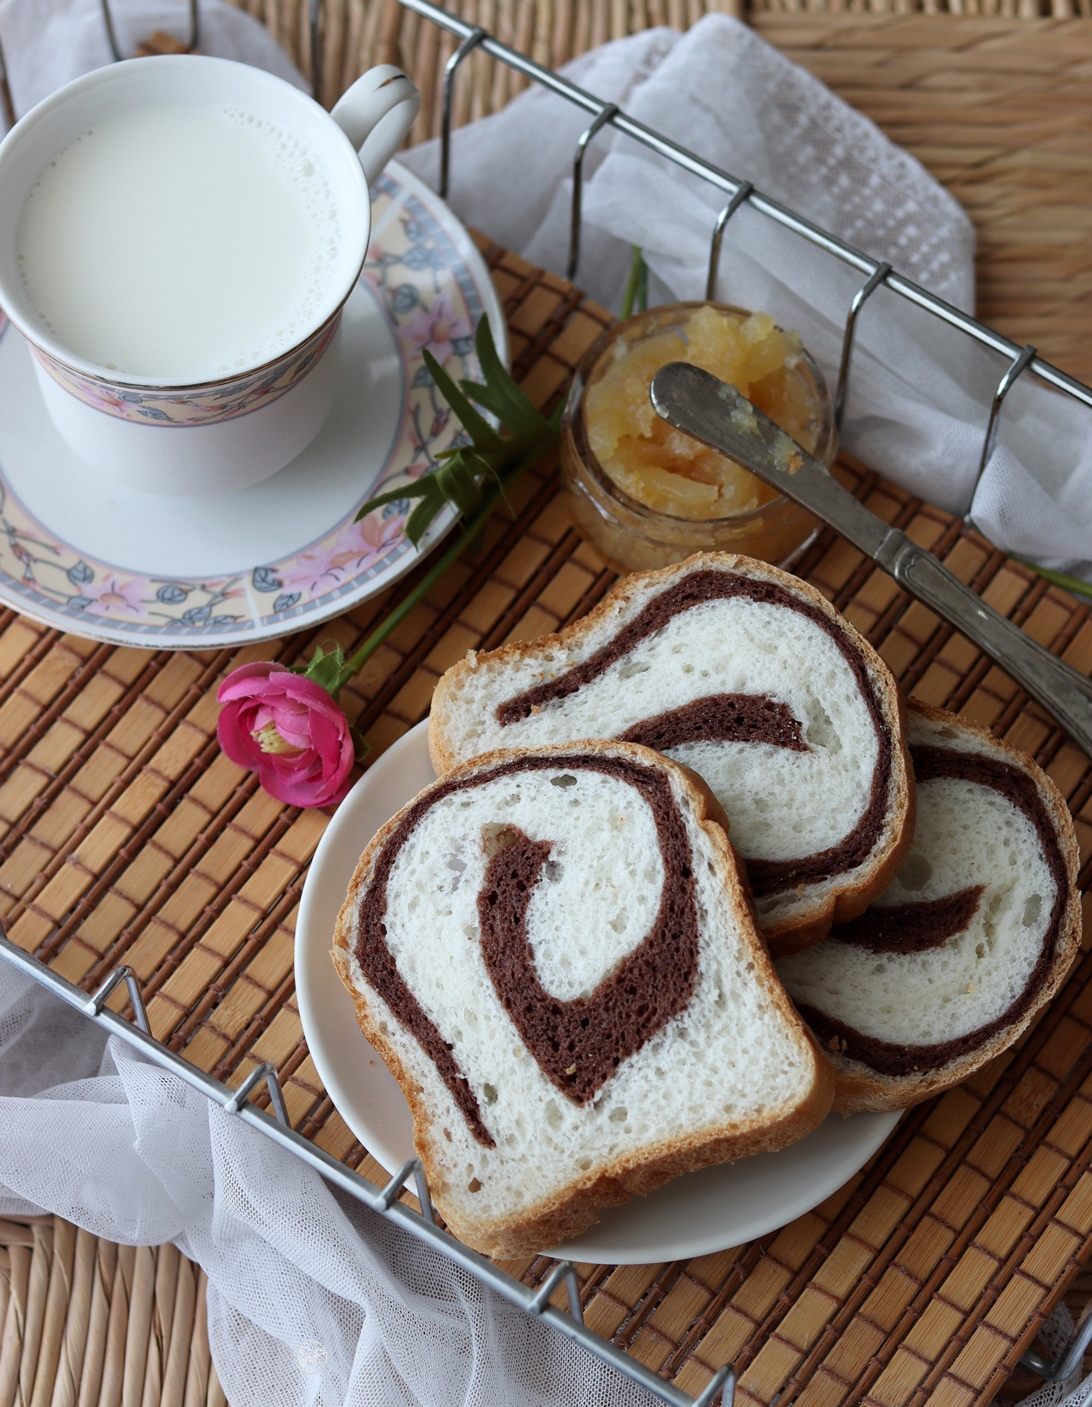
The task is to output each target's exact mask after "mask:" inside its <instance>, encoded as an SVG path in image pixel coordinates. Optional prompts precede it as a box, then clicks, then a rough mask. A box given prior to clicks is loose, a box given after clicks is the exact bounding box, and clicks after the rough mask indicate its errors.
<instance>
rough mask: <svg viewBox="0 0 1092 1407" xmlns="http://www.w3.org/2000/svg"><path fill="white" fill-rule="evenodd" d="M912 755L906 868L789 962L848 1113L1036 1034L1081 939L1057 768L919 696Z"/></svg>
mask: <svg viewBox="0 0 1092 1407" xmlns="http://www.w3.org/2000/svg"><path fill="white" fill-rule="evenodd" d="M910 755H911V757H912V758H913V760H914V768H915V770H916V772H917V786H918V819H917V831H916V834H915V838H914V848H913V849H912V850H911V852H910V855H909V857H908V858H907V860H906V861H905V863H904V864H903V867H902V869H901V870H900V871H899V873H898V875H897V876H896V878H895V880H894V881H893V883H892V884H891V886H890V887H889V888H888V890H887V891H886V893H884V894H883V895H882V896H881V897H880V898H879V899H877V900H876V901H875V903H873V905H872V906H871V908H869V910H868V911H867V912H866V913H865V914H863V915H862V916H861V917H860V918H859V919H857V920H856V921H855V922H853V923H850V924H848V925H846V926H845V927H844V928H837V929H834V930H833V931H832V933H831V934H830V936H829V937H828V939H827V941H826V942H825V943H823V944H822V945H821V946H820V947H818V948H815V949H813V950H812V951H811V952H807V953H800V954H798V955H797V956H796V957H791V958H787V959H785V960H784V961H782V962H780V963H779V964H778V972H779V974H780V976H781V978H782V980H783V981H784V983H785V986H786V987H787V988H788V991H789V994H790V995H791V996H792V998H793V999H794V1001H795V1002H796V1004H797V1007H798V1008H799V1010H800V1012H801V1014H802V1015H803V1016H804V1018H805V1020H807V1021H808V1022H809V1024H810V1025H811V1027H812V1029H813V1030H814V1031H815V1032H816V1034H817V1035H818V1036H819V1038H820V1040H821V1041H822V1043H823V1045H824V1047H826V1048H827V1050H828V1053H829V1054H830V1057H831V1060H832V1061H833V1063H834V1069H835V1077H836V1080H837V1087H838V1088H837V1095H836V1096H835V1108H837V1109H839V1110H841V1111H842V1112H843V1113H846V1114H851V1113H854V1112H855V1111H856V1110H858V1109H898V1108H902V1107H903V1106H904V1105H907V1104H916V1103H917V1102H918V1101H919V1100H922V1099H926V1098H928V1096H929V1095H932V1094H936V1093H937V1092H938V1091H939V1090H942V1089H947V1088H948V1086H949V1085H954V1084H958V1083H959V1082H960V1081H961V1080H964V1079H966V1078H967V1076H968V1075H969V1074H970V1073H971V1072H972V1071H973V1070H976V1069H977V1068H978V1067H979V1066H980V1065H982V1064H984V1063H985V1062H986V1061H987V1060H990V1059H992V1058H993V1057H994V1056H995V1055H999V1054H1000V1053H1001V1051H1003V1050H1004V1049H1005V1048H1006V1047H1007V1046H1009V1045H1011V1044H1012V1042H1013V1041H1015V1040H1016V1038H1017V1037H1018V1036H1019V1035H1020V1034H1021V1033H1022V1032H1023V1031H1024V1030H1025V1029H1026V1028H1027V1026H1028V1023H1029V1022H1030V1021H1031V1019H1032V1018H1033V1017H1034V1015H1035V1013H1036V1012H1037V1011H1039V1010H1040V1008H1042V1007H1043V1006H1044V1005H1045V1004H1046V1003H1047V1002H1048V1001H1050V999H1051V998H1052V997H1053V996H1054V994H1055V992H1057V990H1058V988H1059V987H1060V986H1061V984H1062V982H1063V980H1064V978H1065V975H1066V973H1067V971H1068V970H1069V967H1070V964H1071V963H1072V961H1073V959H1074V957H1075V956H1076V954H1077V950H1078V948H1079V946H1080V940H1081V910H1080V898H1079V895H1078V892H1077V870H1078V856H1077V841H1076V837H1075V835H1074V832H1073V822H1072V819H1071V818H1070V815H1069V811H1068V809H1067V808H1066V804H1065V802H1064V801H1063V799H1062V797H1061V794H1060V793H1059V791H1058V789H1057V787H1055V785H1054V783H1053V782H1052V781H1051V780H1050V778H1049V777H1047V776H1046V775H1045V774H1044V773H1043V772H1042V771H1041V770H1040V768H1038V767H1037V766H1036V765H1035V763H1034V762H1033V761H1032V760H1031V758H1030V757H1028V756H1026V755H1025V754H1024V753H1022V752H1017V750H1016V749H1015V748H1012V747H1009V746H1008V745H1007V744H1005V743H1002V742H999V741H998V740H997V739H996V738H994V737H993V736H992V735H991V734H990V733H988V732H986V731H985V729H983V728H979V727H977V726H976V725H975V724H973V723H968V722H967V721H966V719H963V718H957V717H956V716H955V714H952V713H945V712H944V711H943V710H942V709H936V708H926V707H925V706H924V705H922V704H917V703H912V704H911V705H910Z"/></svg>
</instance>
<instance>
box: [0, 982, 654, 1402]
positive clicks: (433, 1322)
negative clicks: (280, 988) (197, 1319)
mask: <svg viewBox="0 0 1092 1407" xmlns="http://www.w3.org/2000/svg"><path fill="white" fill-rule="evenodd" d="M60 1081H63V1083H61V1082H60ZM41 1208H46V1209H47V1210H49V1211H52V1212H57V1213H59V1214H60V1215H61V1216H64V1217H67V1218H68V1219H69V1220H71V1221H74V1222H76V1223H77V1224H78V1225H80V1226H83V1227H86V1228H87V1229H88V1230H89V1231H92V1232H94V1233H95V1235H98V1236H104V1237H108V1238H109V1239H111V1240H114V1241H120V1242H129V1243H132V1242H136V1243H144V1244H158V1243H161V1242H163V1241H174V1242H175V1244H176V1245H177V1246H178V1247H179V1249H180V1250H181V1251H182V1252H183V1253H184V1254H186V1255H188V1256H190V1257H192V1259H194V1260H196V1261H198V1262H200V1264H201V1265H203V1266H204V1268H205V1270H206V1271H207V1272H208V1276H209V1290H208V1304H209V1338H210V1341H211V1345H212V1354H213V1359H214V1361H215V1363H216V1368H217V1372H218V1373H219V1375H220V1380H221V1382H222V1383H223V1386H224V1390H225V1392H226V1393H227V1397H228V1401H229V1402H231V1404H232V1407H297V1404H298V1407H303V1404H310V1405H311V1407H319V1404H321V1407H334V1404H352V1405H353V1407H457V1405H458V1407H578V1404H583V1403H587V1402H594V1403H596V1404H597V1407H598V1405H600V1404H601V1407H651V1403H652V1402H653V1399H652V1398H651V1397H650V1396H649V1395H648V1394H647V1393H645V1392H643V1391H641V1390H640V1389H638V1388H636V1387H634V1386H633V1385H631V1384H629V1383H627V1382H626V1381H625V1380H624V1379H622V1378H621V1377H619V1376H618V1374H616V1373H615V1372H613V1371H612V1370H611V1369H608V1368H606V1367H604V1366H603V1365H602V1364H600V1363H599V1362H598V1361H597V1360H595V1359H593V1358H592V1357H591V1356H590V1355H589V1354H587V1353H586V1352H584V1350H583V1349H581V1348H579V1347H577V1346H575V1345H572V1344H570V1343H568V1342H566V1341H565V1340H563V1339H562V1338H560V1337H559V1336H558V1335H557V1334H555V1333H554V1332H553V1331H552V1330H550V1329H548V1328H547V1327H546V1326H545V1325H543V1324H542V1323H540V1322H539V1321H537V1320H532V1319H531V1318H530V1317H529V1316H527V1315H526V1314H524V1313H523V1312H522V1311H521V1310H518V1309H515V1308H513V1307H512V1306H510V1305H508V1304H507V1303H506V1302H505V1301H503V1300H501V1299H499V1298H498V1297H497V1296H495V1295H492V1294H490V1293H488V1292H486V1291H485V1290H483V1289H482V1287H481V1286H480V1285H479V1284H478V1282H477V1281H476V1280H474V1279H473V1277H472V1276H470V1275H468V1274H466V1273H465V1272H463V1271H460V1270H457V1269H456V1268H455V1267H454V1266H452V1265H451V1263H450V1262H448V1261H447V1260H445V1259H444V1258H443V1257H442V1256H440V1255H439V1254H437V1253H436V1252H434V1251H432V1250H430V1249H428V1248H426V1247H423V1246H421V1245H420V1244H419V1243H418V1242H417V1241H415V1240H414V1239H413V1238H411V1237H409V1236H407V1235H405V1234H404V1233H403V1232H401V1231H400V1230H398V1229H397V1228H395V1227H392V1226H391V1225H390V1224H389V1223H388V1222H386V1221H384V1220H383V1219H382V1218H381V1217H379V1216H376V1215H374V1214H373V1213H371V1212H369V1211H368V1210H366V1209H365V1208H363V1207H361V1206H360V1205H359V1204H358V1203H356V1202H354V1201H353V1200H352V1199H351V1198H349V1197H345V1196H341V1195H335V1194H334V1193H332V1192H331V1191H330V1189H329V1188H328V1187H327V1186H326V1184H325V1183H324V1182H323V1181H322V1179H321V1178H320V1177H319V1176H318V1175H317V1174H316V1173H313V1172H311V1171H310V1170H309V1169H308V1168H306V1167H305V1166H304V1165H303V1164H302V1163H301V1162H299V1160H298V1159H296V1158H294V1157H292V1156H291V1154H289V1153H285V1152H283V1151H282V1150H280V1149H278V1148H276V1147H274V1146H273V1145H272V1144H271V1143H270V1142H269V1141H268V1140H267V1139H265V1138H263V1137H262V1135H261V1134H259V1133H257V1132H255V1131H254V1130H253V1129H250V1128H247V1127H246V1125H244V1124H243V1123H242V1122H241V1121H240V1120H239V1119H237V1118H235V1117H233V1116H232V1115H230V1114H226V1113H224V1112H223V1110H221V1109H219V1108H218V1107H217V1106H215V1105H213V1104H211V1103H210V1102H209V1101H208V1100H207V1099H206V1098H205V1097H204V1095H202V1094H199V1093H197V1092H196V1091H194V1090H192V1089H190V1088H189V1087H188V1086H187V1085H185V1084H183V1083H182V1082H181V1081H180V1080H178V1079H177V1078H176V1077H175V1076H173V1075H170V1074H167V1073H165V1072H164V1071H161V1070H159V1069H158V1068H157V1067H155V1066H154V1065H150V1064H148V1063H147V1062H145V1061H144V1060H143V1059H142V1058H140V1057H139V1056H138V1055H136V1054H135V1053H134V1052H133V1051H132V1049H131V1048H130V1047H128V1046H126V1045H125V1044H124V1043H122V1042H121V1041H118V1040H117V1039H116V1038H115V1039H113V1040H111V1041H110V1043H109V1044H104V1041H103V1037H102V1035H101V1033H100V1032H99V1031H98V1030H97V1029H96V1027H95V1026H94V1025H93V1024H92V1023H91V1022H90V1021H87V1020H86V1019H85V1018H84V1017H82V1016H80V1015H79V1014H78V1013H75V1012H72V1011H71V1009H70V1008H67V1007H65V1006H64V1005H63V1004H62V1003H61V1002H59V1001H58V1000H57V999H56V998H55V997H51V996H49V995H48V994H46V993H44V992H43V991H42V990H41V989H40V988H37V987H35V986H34V985H33V984H32V983H31V982H30V981H29V979H26V978H24V977H22V976H21V975H19V974H17V973H14V972H13V971H12V970H11V969H10V968H7V967H4V966H2V965H0V1215H9V1216H10V1215H18V1214H19V1213H24V1212H32V1211H36V1210H40V1209H41ZM301 1364H302V1365H303V1366H301Z"/></svg>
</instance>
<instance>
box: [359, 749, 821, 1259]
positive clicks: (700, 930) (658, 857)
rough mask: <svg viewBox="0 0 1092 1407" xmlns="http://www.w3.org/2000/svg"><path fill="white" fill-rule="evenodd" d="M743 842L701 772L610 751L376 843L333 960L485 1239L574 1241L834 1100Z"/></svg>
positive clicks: (450, 1214) (428, 793)
mask: <svg viewBox="0 0 1092 1407" xmlns="http://www.w3.org/2000/svg"><path fill="white" fill-rule="evenodd" d="M726 827H727V820H726V818H725V816H724V814H723V812H722V811H721V810H720V808H719V806H718V805H717V803H716V802H715V800H714V799H713V797H712V795H711V794H710V792H709V791H708V789H707V788H706V787H705V786H704V785H703V784H702V783H701V782H700V780H699V778H698V777H696V776H695V775H694V774H693V773H692V772H689V771H687V769H685V768H683V767H681V766H679V765H678V764H677V763H674V762H672V761H670V760H669V759H668V758H665V757H663V756H661V755H660V754H659V753H657V752H654V751H652V750H651V749H649V748H645V747H640V746H637V745H635V744H633V743H624V742H607V741H593V742H583V743H566V744H561V745H558V746H555V747H549V748H541V749H535V750H521V751H513V752H494V753H490V754H486V755H485V756H480V757H478V758H476V759H475V760H473V761H471V762H468V763H466V764H465V765H464V766H462V767H460V768H458V769H457V770H455V771H453V772H450V773H448V774H446V775H445V776H443V777H441V778H440V779H439V780H438V781H436V782H434V783H433V784H432V785H431V786H429V787H427V788H426V789H425V790H424V791H423V792H421V793H420V795H419V796H417V797H416V798H415V799H414V800H413V801H411V802H410V803H409V804H408V805H407V806H405V807H404V808H403V809H402V810H401V811H399V813H398V814H397V815H396V816H394V817H392V819H391V820H390V821H388V822H387V824H386V825H385V826H383V827H382V829H381V830H380V831H379V833H378V834H377V835H376V836H375V837H374V838H373V840H372V841H371V842H370V843H369V845H368V846H367V848H366V849H365V851H364V854H363V855H362V856H361V858H360V861H359V863H358V865H357V867H356V871H355V873H354V875H353V878H352V881H351V882H350V885H349V891H348V894H347V896H346V900H345V903H344V905H343V906H342V909H341V913H340V914H339V916H338V922H337V928H336V931H335V934H334V951H333V959H334V963H335V966H336V967H337V971H338V973H339V975H340V977H341V979H342V981H343V982H344V984H345V986H346V988H347V989H348V991H349V992H350V994H351V995H352V998H353V1002H354V1006H355V1009H356V1016H357V1020H358V1022H359V1024H360V1027H361V1030H362V1031H363V1033H364V1035H365V1036H366V1037H367V1039H368V1040H369V1041H370V1042H371V1044H372V1046H373V1048H374V1049H375V1050H376V1051H377V1052H378V1053H379V1054H380V1055H381V1056H382V1058H383V1059H384V1060H385V1061H386V1063H387V1065H388V1066H389V1068H390V1070H391V1072H392V1073H393V1075H394V1076H395V1078H396V1079H397V1081H398V1083H399V1085H400V1086H401V1089H402V1091H403V1093H404V1094H405V1097H406V1101H407V1103H408V1104H409V1106H410V1110H411V1112H412V1115H413V1127H414V1144H415V1146H416V1149H417V1152H418V1155H419V1156H420V1158H421V1160H422V1162H423V1164H424V1167H425V1170H426V1173H427V1175H428V1179H429V1184H430V1186H431V1188H432V1191H433V1196H434V1199H435V1202H436V1206H437V1208H438V1210H439V1212H440V1214H441V1215H442V1216H443V1218H444V1219H445V1221H446V1222H447V1224H448V1226H449V1227H450V1228H451V1229H452V1230H453V1231H454V1233H455V1234H456V1235H457V1236H459V1237H461V1238H462V1239H463V1240H465V1241H467V1242H469V1243H470V1244H471V1245H473V1246H475V1247H476V1248H477V1249H479V1250H482V1251H485V1252H486V1253H488V1254H492V1255H505V1256H511V1255H524V1254H528V1253H532V1252H536V1251H539V1250H541V1249H542V1248H543V1247H544V1246H556V1245H558V1244H559V1243H560V1242H562V1241H564V1240H565V1239H567V1238H568V1237H570V1236H573V1235H576V1234H578V1233H579V1232H580V1231H581V1230H583V1229H584V1228H585V1227H586V1226H588V1225H589V1224H590V1223H591V1222H592V1221H594V1220H595V1219H596V1218H597V1216H598V1214H599V1212H600V1210H601V1209H602V1208H603V1207H604V1206H610V1205H612V1204H615V1203H618V1202H622V1201H625V1199H626V1198H627V1197H629V1196H632V1195H634V1194H637V1193H641V1194H644V1193H647V1192H650V1191H652V1190H653V1189H654V1188H656V1187H658V1186H659V1185H660V1184H661V1183H663V1182H665V1181H667V1179H668V1178H671V1177H676V1176H678V1175H679V1174H680V1173H683V1172H688V1171H691V1170H693V1169H697V1168H701V1167H707V1166H708V1165H709V1164H711V1163H718V1162H723V1161H724V1160H726V1159H736V1158H741V1157H745V1156H748V1155H749V1154H752V1153H757V1152H765V1151H769V1150H773V1149H776V1148H780V1147H783V1146H784V1145H785V1144H786V1143H790V1142H793V1141H794V1140H795V1139H797V1138H800V1137H802V1136H803V1135H804V1134H805V1133H807V1132H808V1131H810V1130H811V1129H812V1128H814V1127H815V1126H816V1125H817V1124H818V1123H819V1122H820V1121H821V1120H822V1119H823V1118H824V1116H825V1115H826V1113H827V1111H828V1110H829V1108H830V1101H831V1098H832V1097H833V1090H834V1076H833V1073H832V1071H831V1067H830V1064H829V1062H827V1061H826V1060H825V1059H824V1058H823V1056H822V1055H821V1054H820V1052H819V1050H818V1047H817V1045H816V1042H815V1038H814V1037H813V1036H812V1035H811V1033H810V1032H809V1031H808V1030H807V1028H806V1026H805V1025H804V1023H803V1021H802V1020H801V1019H800V1017H799V1015H798V1014H797V1012H796V1011H795V1010H794V1009H793V1007H792V1003H791V1002H790V1001H789V999H788V997H787V995H786V994H785V991H784V988H783V987H782V986H781V984H780V983H779V982H778V981H777V978H776V975H775V974H774V970H773V965H772V963H771V961H770V958H769V954H768V953H767V951H766V948H765V945H764V944H763V942H762V939H761V937H760V935H759V932H758V929H757V927H756V925H755V920H754V913H753V909H752V907H751V905H750V903H749V901H748V898H747V893H746V889H745V885H744V880H743V876H742V872H741V869H740V867H739V864H738V862H737V858H736V856H735V854H734V852H733V850H732V847H731V845H730V844H729V843H728V837H727V834H726Z"/></svg>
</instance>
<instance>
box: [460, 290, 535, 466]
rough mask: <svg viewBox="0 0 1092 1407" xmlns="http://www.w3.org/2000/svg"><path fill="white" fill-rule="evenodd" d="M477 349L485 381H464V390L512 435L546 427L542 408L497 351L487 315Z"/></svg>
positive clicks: (476, 341)
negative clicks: (519, 382)
mask: <svg viewBox="0 0 1092 1407" xmlns="http://www.w3.org/2000/svg"><path fill="white" fill-rule="evenodd" d="M474 349H475V351H476V352H477V354H478V362H479V365H480V366H481V369H482V381H484V385H483V384H482V382H479V381H464V382H463V383H462V384H463V390H464V391H466V393H467V395H468V396H472V397H473V398H474V399H475V400H476V401H477V402H478V404H479V405H484V406H485V408H486V409H487V410H491V411H492V412H493V414H494V415H495V416H496V417H497V419H498V420H499V421H500V422H501V424H502V425H503V426H504V427H505V428H506V429H507V430H509V431H510V432H511V433H512V434H513V435H524V434H530V433H533V432H534V431H535V430H536V429H539V428H543V429H544V428H545V425H546V421H545V419H544V418H543V416H542V414H541V412H540V411H539V410H538V408H537V406H535V405H534V404H533V403H532V401H531V400H530V398H529V397H528V396H526V395H525V394H524V393H523V392H522V391H521V390H520V388H519V387H518V386H517V385H516V383H515V382H514V381H513V380H512V378H511V376H510V375H509V374H508V372H507V370H506V369H505V366H504V363H503V362H502V361H501V359H500V357H499V356H498V355H497V349H496V346H495V345H494V342H493V333H492V331H491V330H490V327H489V319H488V318H487V317H485V316H484V315H483V316H482V317H481V318H479V319H478V329H477V332H476V333H475V335H474ZM490 402H491V403H490ZM475 443H477V437H476V436H475ZM478 448H481V446H480V445H479V446H478Z"/></svg>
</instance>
